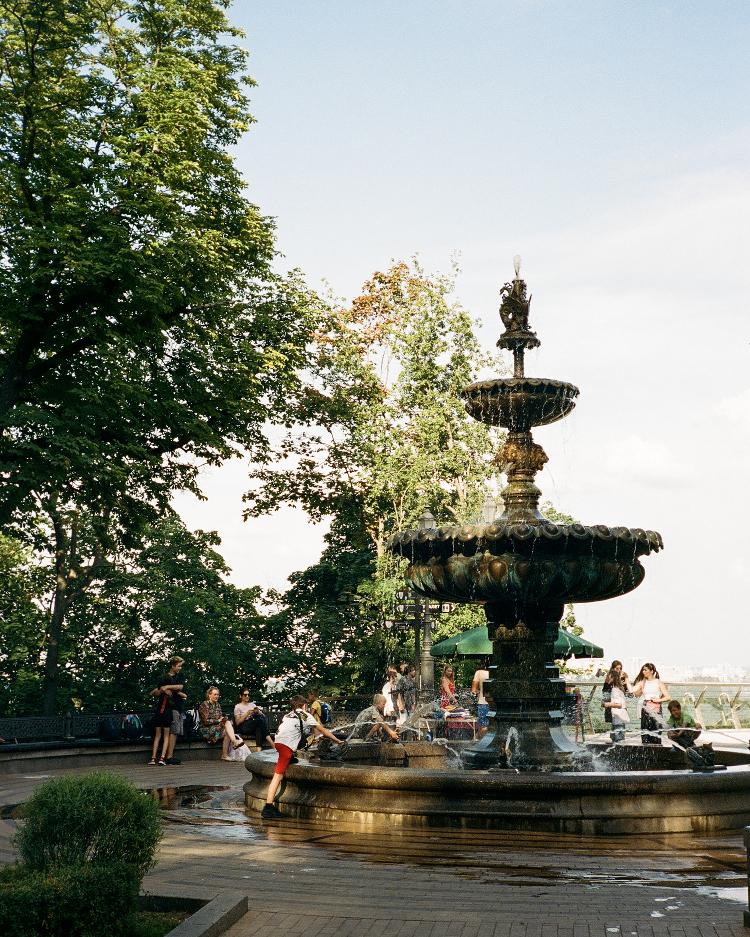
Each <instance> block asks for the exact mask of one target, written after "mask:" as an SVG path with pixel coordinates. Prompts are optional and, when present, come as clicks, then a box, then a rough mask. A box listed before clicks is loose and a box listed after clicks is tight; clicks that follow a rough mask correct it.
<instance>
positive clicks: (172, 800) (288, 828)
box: [0, 762, 748, 937]
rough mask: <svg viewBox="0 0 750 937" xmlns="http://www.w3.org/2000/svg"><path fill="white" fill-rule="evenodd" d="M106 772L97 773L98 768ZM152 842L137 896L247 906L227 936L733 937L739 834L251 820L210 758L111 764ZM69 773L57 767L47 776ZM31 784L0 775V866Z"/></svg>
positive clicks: (740, 883)
mask: <svg viewBox="0 0 750 937" xmlns="http://www.w3.org/2000/svg"><path fill="white" fill-rule="evenodd" d="M111 770H112V769H111ZM114 770H117V772H118V773H120V774H123V775H125V776H127V777H129V778H130V779H131V780H132V781H133V782H134V783H135V784H136V785H138V786H139V787H142V788H144V789H149V790H152V791H154V796H156V797H158V798H159V800H160V802H161V805H162V808H163V810H164V818H165V835H164V839H163V841H162V845H161V848H160V852H159V860H158V863H157V866H156V868H155V869H154V870H153V871H152V872H151V873H149V875H148V876H147V878H146V881H145V882H144V886H145V887H146V888H147V889H148V890H152V891H156V892H164V893H168V894H190V895H206V896H209V895H211V896H213V895H215V894H217V893H219V892H221V891H224V890H231V891H239V892H241V893H245V894H247V895H249V897H250V907H251V911H250V912H249V913H248V914H247V915H245V917H244V918H243V919H242V920H241V921H239V922H238V923H237V924H235V925H234V926H233V927H232V928H230V930H229V931H227V934H228V937H270V935H271V934H274V935H275V934H289V935H296V934H299V935H301V937H302V935H304V937H334V935H335V937H411V935H415V937H495V935H498V937H500V935H503V937H526V935H529V937H535V935H540V937H587V935H589V934H591V933H600V934H602V935H611V937H617V935H618V934H619V935H620V937H646V935H653V934H679V935H686V937H709V935H728V934H732V935H740V934H747V933H748V932H747V931H745V929H744V927H743V923H742V920H743V919H742V912H743V910H744V909H745V908H747V858H746V853H745V849H744V847H743V845H742V832H741V830H737V831H731V832H728V833H720V834H673V835H668V836H639V837H608V838H604V839H603V838H599V837H596V838H595V837H584V836H570V835H566V836H560V835H557V834H541V833H520V832H507V833H501V832H478V831H471V832H461V831H455V830H441V829H420V830H403V829H393V830H388V831H377V832H372V831H368V830H363V829H361V828H358V827H355V826H349V825H346V824H341V823H325V822H321V821H315V822H312V821H301V820H295V819H291V818H290V819H285V820H283V821H262V820H261V819H260V817H259V815H258V814H257V813H255V812H253V811H247V810H246V808H245V807H244V801H243V797H242V784H244V783H245V781H246V779H247V772H245V770H244V768H243V767H242V766H240V765H237V764H231V763H225V762H207V763H195V762H193V763H190V764H186V765H184V766H178V767H174V768H166V769H165V768H160V769H154V768H149V767H146V766H133V765H129V766H123V767H122V768H119V769H114ZM56 773H68V772H56ZM44 779H45V776H42V775H28V776H23V775H13V776H9V775H5V776H0V861H3V862H5V861H9V860H10V859H11V857H12V844H11V838H12V834H13V832H14V830H15V828H16V823H17V820H16V815H17V811H16V809H14V806H13V805H17V804H19V803H21V802H22V801H23V800H25V799H26V798H27V797H28V796H29V794H30V793H31V791H32V790H33V788H34V787H35V786H36V785H37V784H39V783H42V781H43V780H44Z"/></svg>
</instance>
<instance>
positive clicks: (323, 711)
mask: <svg viewBox="0 0 750 937" xmlns="http://www.w3.org/2000/svg"><path fill="white" fill-rule="evenodd" d="M318 703H319V704H320V722H321V724H322V725H324V726H329V725H330V724H331V722H332V719H331V714H332V712H333V710H332V709H331V707H330V706H329V705H328V703H324V702H323V700H318Z"/></svg>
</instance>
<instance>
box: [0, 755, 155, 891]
mask: <svg viewBox="0 0 750 937" xmlns="http://www.w3.org/2000/svg"><path fill="white" fill-rule="evenodd" d="M22 816H23V818H24V820H25V821H26V822H25V823H24V825H23V826H22V827H21V828H20V829H19V831H18V833H17V834H16V839H15V842H16V845H17V847H18V851H19V853H20V855H21V859H22V860H23V863H24V866H25V868H27V869H28V870H29V871H31V872H49V871H50V870H55V869H59V868H60V867H67V866H79V865H81V864H84V863H89V864H91V865H109V864H112V863H118V862H123V863H126V864H127V865H129V866H131V867H132V868H133V869H134V870H135V873H136V881H137V882H140V880H141V879H142V878H143V876H144V875H145V874H146V872H147V871H148V870H149V869H150V868H151V867H152V866H153V864H154V861H155V859H154V856H155V854H156V847H157V846H158V844H159V840H160V839H161V821H160V818H159V806H158V804H157V802H156V801H155V800H154V799H153V798H152V797H150V796H148V795H146V794H142V793H140V792H139V791H138V790H137V789H136V788H135V786H134V785H133V784H131V783H130V781H127V780H125V778H122V777H120V776H119V775H116V774H108V773H106V772H92V773H91V774H86V775H83V776H81V777H60V778H53V779H52V780H50V781H47V782H46V783H45V784H43V785H42V786H41V787H39V788H37V790H36V791H34V793H33V794H32V796H31V798H30V799H29V800H28V801H27V803H26V804H24V806H23V813H22Z"/></svg>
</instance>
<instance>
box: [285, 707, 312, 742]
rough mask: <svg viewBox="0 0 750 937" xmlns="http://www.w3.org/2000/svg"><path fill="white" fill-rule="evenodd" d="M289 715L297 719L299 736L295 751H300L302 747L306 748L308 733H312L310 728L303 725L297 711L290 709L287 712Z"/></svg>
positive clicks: (308, 739) (308, 738)
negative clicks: (290, 710) (289, 711)
mask: <svg viewBox="0 0 750 937" xmlns="http://www.w3.org/2000/svg"><path fill="white" fill-rule="evenodd" d="M289 715H290V716H296V717H297V718H298V719H299V731H300V737H299V742H297V751H298V752H301V751H302V749H303V748H307V743H308V742H309V741H310V735H311V733H312V730H311V729H308V728H307V726H306V725H305V723H304V721H303V719H302V716H300V714H299V713H298V712H297V710H296V709H294V710H292V712H291V713H290V714H289Z"/></svg>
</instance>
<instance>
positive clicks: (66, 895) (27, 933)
mask: <svg viewBox="0 0 750 937" xmlns="http://www.w3.org/2000/svg"><path fill="white" fill-rule="evenodd" d="M139 886H140V878H139V874H138V870H137V869H136V868H135V866H133V865H129V864H127V863H124V862H115V863H112V864H111V865H107V866H104V865H92V864H91V863H86V864H85V865H75V866H68V867H56V868H53V869H50V870H48V871H47V872H29V871H28V869H26V868H25V867H24V866H15V867H14V866H6V867H5V868H3V869H0V934H2V935H3V937H104V935H107V937H118V935H124V934H130V933H132V931H133V915H134V912H135V909H136V902H137V899H138V889H139Z"/></svg>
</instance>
